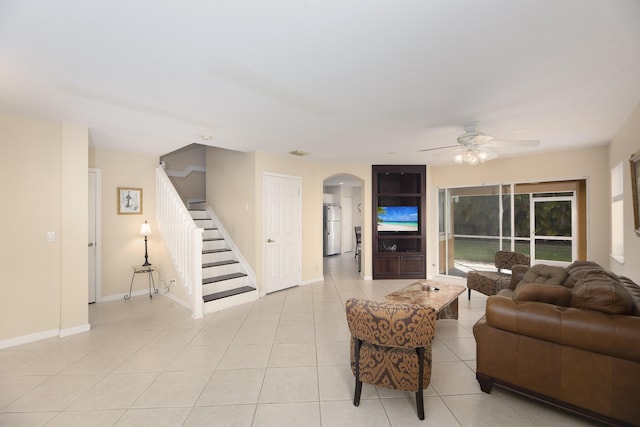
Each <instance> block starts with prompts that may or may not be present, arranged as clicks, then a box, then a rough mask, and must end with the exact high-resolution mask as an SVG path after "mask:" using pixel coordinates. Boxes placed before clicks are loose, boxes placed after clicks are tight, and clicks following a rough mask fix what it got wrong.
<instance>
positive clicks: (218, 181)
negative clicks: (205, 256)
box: [206, 147, 256, 267]
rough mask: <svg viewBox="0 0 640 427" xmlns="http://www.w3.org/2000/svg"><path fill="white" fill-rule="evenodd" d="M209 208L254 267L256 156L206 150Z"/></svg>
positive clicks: (222, 150) (211, 148)
mask: <svg viewBox="0 0 640 427" xmlns="http://www.w3.org/2000/svg"><path fill="white" fill-rule="evenodd" d="M206 162H207V176H206V187H207V204H208V205H209V206H210V207H211V209H213V211H214V212H215V214H216V216H217V217H218V219H219V220H220V221H221V222H222V226H223V227H224V229H225V230H226V231H227V232H228V233H229V235H230V236H231V239H232V240H233V242H234V243H235V244H236V246H237V247H238V249H240V252H242V256H243V257H244V258H245V259H246V260H247V262H248V263H249V264H250V265H251V266H252V267H254V266H255V221H254V218H255V216H256V213H255V188H254V174H255V171H254V169H255V166H254V155H253V153H243V152H240V151H232V150H225V149H223V148H215V147H207V149H206Z"/></svg>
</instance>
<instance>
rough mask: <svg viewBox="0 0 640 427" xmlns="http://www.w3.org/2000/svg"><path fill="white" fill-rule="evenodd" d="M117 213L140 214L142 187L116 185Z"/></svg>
mask: <svg viewBox="0 0 640 427" xmlns="http://www.w3.org/2000/svg"><path fill="white" fill-rule="evenodd" d="M118 215H142V188H131V187H118Z"/></svg>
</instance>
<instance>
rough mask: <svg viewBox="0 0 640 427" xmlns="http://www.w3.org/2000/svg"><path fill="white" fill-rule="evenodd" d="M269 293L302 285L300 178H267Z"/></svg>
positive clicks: (266, 175) (266, 260) (266, 216)
mask: <svg viewBox="0 0 640 427" xmlns="http://www.w3.org/2000/svg"><path fill="white" fill-rule="evenodd" d="M264 183H265V184H264V211H265V212H264V218H265V226H264V245H265V246H264V253H265V292H267V293H269V292H275V291H279V290H281V289H285V288H290V287H292V286H296V285H299V284H300V283H301V281H302V256H301V252H302V250H301V248H302V234H301V226H300V224H301V211H302V206H301V200H302V198H301V194H300V192H301V184H300V177H294V176H285V175H276V174H268V173H265V176H264Z"/></svg>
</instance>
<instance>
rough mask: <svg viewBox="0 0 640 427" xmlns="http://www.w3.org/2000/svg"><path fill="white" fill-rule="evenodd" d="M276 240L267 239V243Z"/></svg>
mask: <svg viewBox="0 0 640 427" xmlns="http://www.w3.org/2000/svg"><path fill="white" fill-rule="evenodd" d="M275 242H276V241H275V240H271V239H267V243H275Z"/></svg>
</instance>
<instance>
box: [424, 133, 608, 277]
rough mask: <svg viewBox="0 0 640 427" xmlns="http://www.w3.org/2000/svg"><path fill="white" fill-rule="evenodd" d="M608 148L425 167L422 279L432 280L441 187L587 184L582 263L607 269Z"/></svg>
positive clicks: (436, 249) (436, 248)
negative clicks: (584, 259)
mask: <svg viewBox="0 0 640 427" xmlns="http://www.w3.org/2000/svg"><path fill="white" fill-rule="evenodd" d="M607 155H608V154H607V147H606V146H600V147H593V148H585V149H580V150H572V151H564V152H555V153H550V154H540V155H535V156H527V157H520V158H507V159H496V160H492V161H490V162H487V163H485V164H482V165H477V166H464V165H455V166H441V167H430V168H429V170H428V174H427V188H428V193H427V206H431V208H427V224H429V225H428V227H429V229H428V230H427V233H428V235H430V236H431V237H434V236H435V237H434V238H428V244H429V247H428V249H427V257H428V264H427V274H429V275H434V274H437V271H436V269H435V266H436V265H437V258H436V257H437V254H438V246H437V245H438V239H437V236H438V228H437V209H436V208H435V206H436V200H437V199H436V197H437V189H438V188H441V187H460V186H476V185H483V184H487V185H491V184H500V183H511V182H532V181H538V180H540V181H543V180H544V181H549V180H562V179H572V178H586V179H587V216H588V218H587V221H588V226H587V240H588V248H587V257H588V259H589V260H592V261H596V262H598V263H600V264H602V265H605V266H606V265H608V263H609V249H608V248H609V227H608V224H609V210H610V204H609V202H608V198H609V175H610V173H609V168H608V166H607V162H606V160H605V159H606V158H607Z"/></svg>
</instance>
